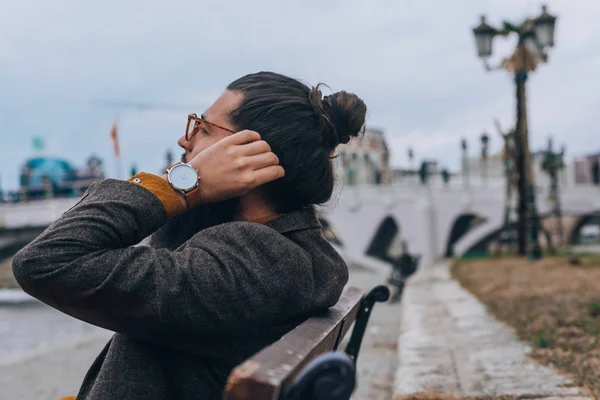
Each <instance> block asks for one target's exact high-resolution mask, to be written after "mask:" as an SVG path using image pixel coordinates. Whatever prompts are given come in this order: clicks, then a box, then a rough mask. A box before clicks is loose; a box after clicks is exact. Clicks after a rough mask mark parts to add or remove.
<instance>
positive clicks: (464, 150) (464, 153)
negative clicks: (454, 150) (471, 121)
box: [460, 138, 469, 187]
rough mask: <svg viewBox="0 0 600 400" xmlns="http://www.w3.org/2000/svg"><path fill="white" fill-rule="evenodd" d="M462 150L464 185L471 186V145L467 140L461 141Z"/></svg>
mask: <svg viewBox="0 0 600 400" xmlns="http://www.w3.org/2000/svg"><path fill="white" fill-rule="evenodd" d="M460 148H461V149H462V173H463V185H464V186H465V187H467V186H469V157H468V150H469V145H468V143H467V139H465V138H462V139H461V140H460Z"/></svg>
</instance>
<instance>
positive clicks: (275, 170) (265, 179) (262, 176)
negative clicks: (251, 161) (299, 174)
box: [254, 165, 285, 186]
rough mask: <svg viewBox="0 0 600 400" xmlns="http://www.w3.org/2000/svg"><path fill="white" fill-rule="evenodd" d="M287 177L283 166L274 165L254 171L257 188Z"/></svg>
mask: <svg viewBox="0 0 600 400" xmlns="http://www.w3.org/2000/svg"><path fill="white" fill-rule="evenodd" d="M284 176H285V170H284V169H283V167H282V166H281V165H273V166H270V167H267V168H262V169H259V170H257V171H254V177H255V178H256V183H257V185H256V186H260V185H264V184H265V183H269V182H271V181H274V180H276V179H280V178H283V177H284Z"/></svg>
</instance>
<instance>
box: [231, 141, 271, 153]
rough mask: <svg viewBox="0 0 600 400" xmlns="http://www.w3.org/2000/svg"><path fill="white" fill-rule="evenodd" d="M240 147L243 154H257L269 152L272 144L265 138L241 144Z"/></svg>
mask: <svg viewBox="0 0 600 400" xmlns="http://www.w3.org/2000/svg"><path fill="white" fill-rule="evenodd" d="M239 149H240V152H241V154H243V155H245V156H255V155H257V154H263V153H269V152H270V151H271V146H269V144H268V143H267V142H265V141H264V140H259V141H258V142H252V143H249V144H244V145H241V146H240V147H239Z"/></svg>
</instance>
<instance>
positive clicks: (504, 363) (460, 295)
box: [395, 263, 586, 400]
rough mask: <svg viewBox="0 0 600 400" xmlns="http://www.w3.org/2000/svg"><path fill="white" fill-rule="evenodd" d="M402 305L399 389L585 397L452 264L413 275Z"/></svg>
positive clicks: (406, 391)
mask: <svg viewBox="0 0 600 400" xmlns="http://www.w3.org/2000/svg"><path fill="white" fill-rule="evenodd" d="M401 306H402V321H401V333H400V336H399V340H398V370H397V373H396V381H395V395H396V396H403V395H408V394H411V393H419V392H426V391H433V392H441V393H452V394H455V395H464V396H477V395H511V394H512V395H531V397H529V396H527V397H528V398H536V399H542V398H552V399H555V398H563V397H565V398H568V399H570V400H575V399H581V398H586V397H585V395H584V394H583V391H582V390H581V389H579V388H577V387H573V385H572V384H571V382H570V381H569V380H568V379H566V378H564V377H562V376H560V375H559V374H558V373H556V372H555V371H553V370H552V369H551V368H549V367H545V366H540V365H538V364H537V363H535V362H534V361H532V360H530V359H529V358H528V357H527V353H528V352H529V346H528V345H527V344H526V343H523V342H521V341H519V340H518V339H517V337H516V335H515V333H514V332H513V330H512V329H511V328H509V327H507V326H506V325H504V324H502V323H500V322H498V321H497V320H496V319H494V318H493V317H492V316H490V315H489V314H488V313H487V311H486V310H485V308H484V306H483V305H482V304H481V303H480V302H479V301H478V300H477V299H476V298H475V297H473V296H472V295H471V294H470V293H468V292H467V291H465V290H464V289H462V288H461V286H460V285H459V284H458V283H457V282H456V281H454V280H452V279H451V278H450V273H449V267H448V264H447V263H442V264H440V265H438V266H436V267H434V268H431V269H423V270H420V271H419V272H418V273H417V274H415V275H414V276H413V277H412V278H411V279H410V280H409V283H408V285H407V287H406V289H405V292H404V296H403V299H402V303H401Z"/></svg>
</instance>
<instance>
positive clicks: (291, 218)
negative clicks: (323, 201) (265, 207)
mask: <svg viewBox="0 0 600 400" xmlns="http://www.w3.org/2000/svg"><path fill="white" fill-rule="evenodd" d="M265 225H266V226H268V227H269V228H272V229H274V230H276V231H277V232H279V233H285V232H293V231H300V230H303V229H313V228H319V229H320V228H321V223H320V222H319V219H318V218H317V214H316V212H315V210H314V209H313V208H304V209H302V210H298V211H293V212H291V213H287V214H283V215H282V216H281V217H279V218H277V219H274V220H272V221H269V222H267V223H266V224H265Z"/></svg>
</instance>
